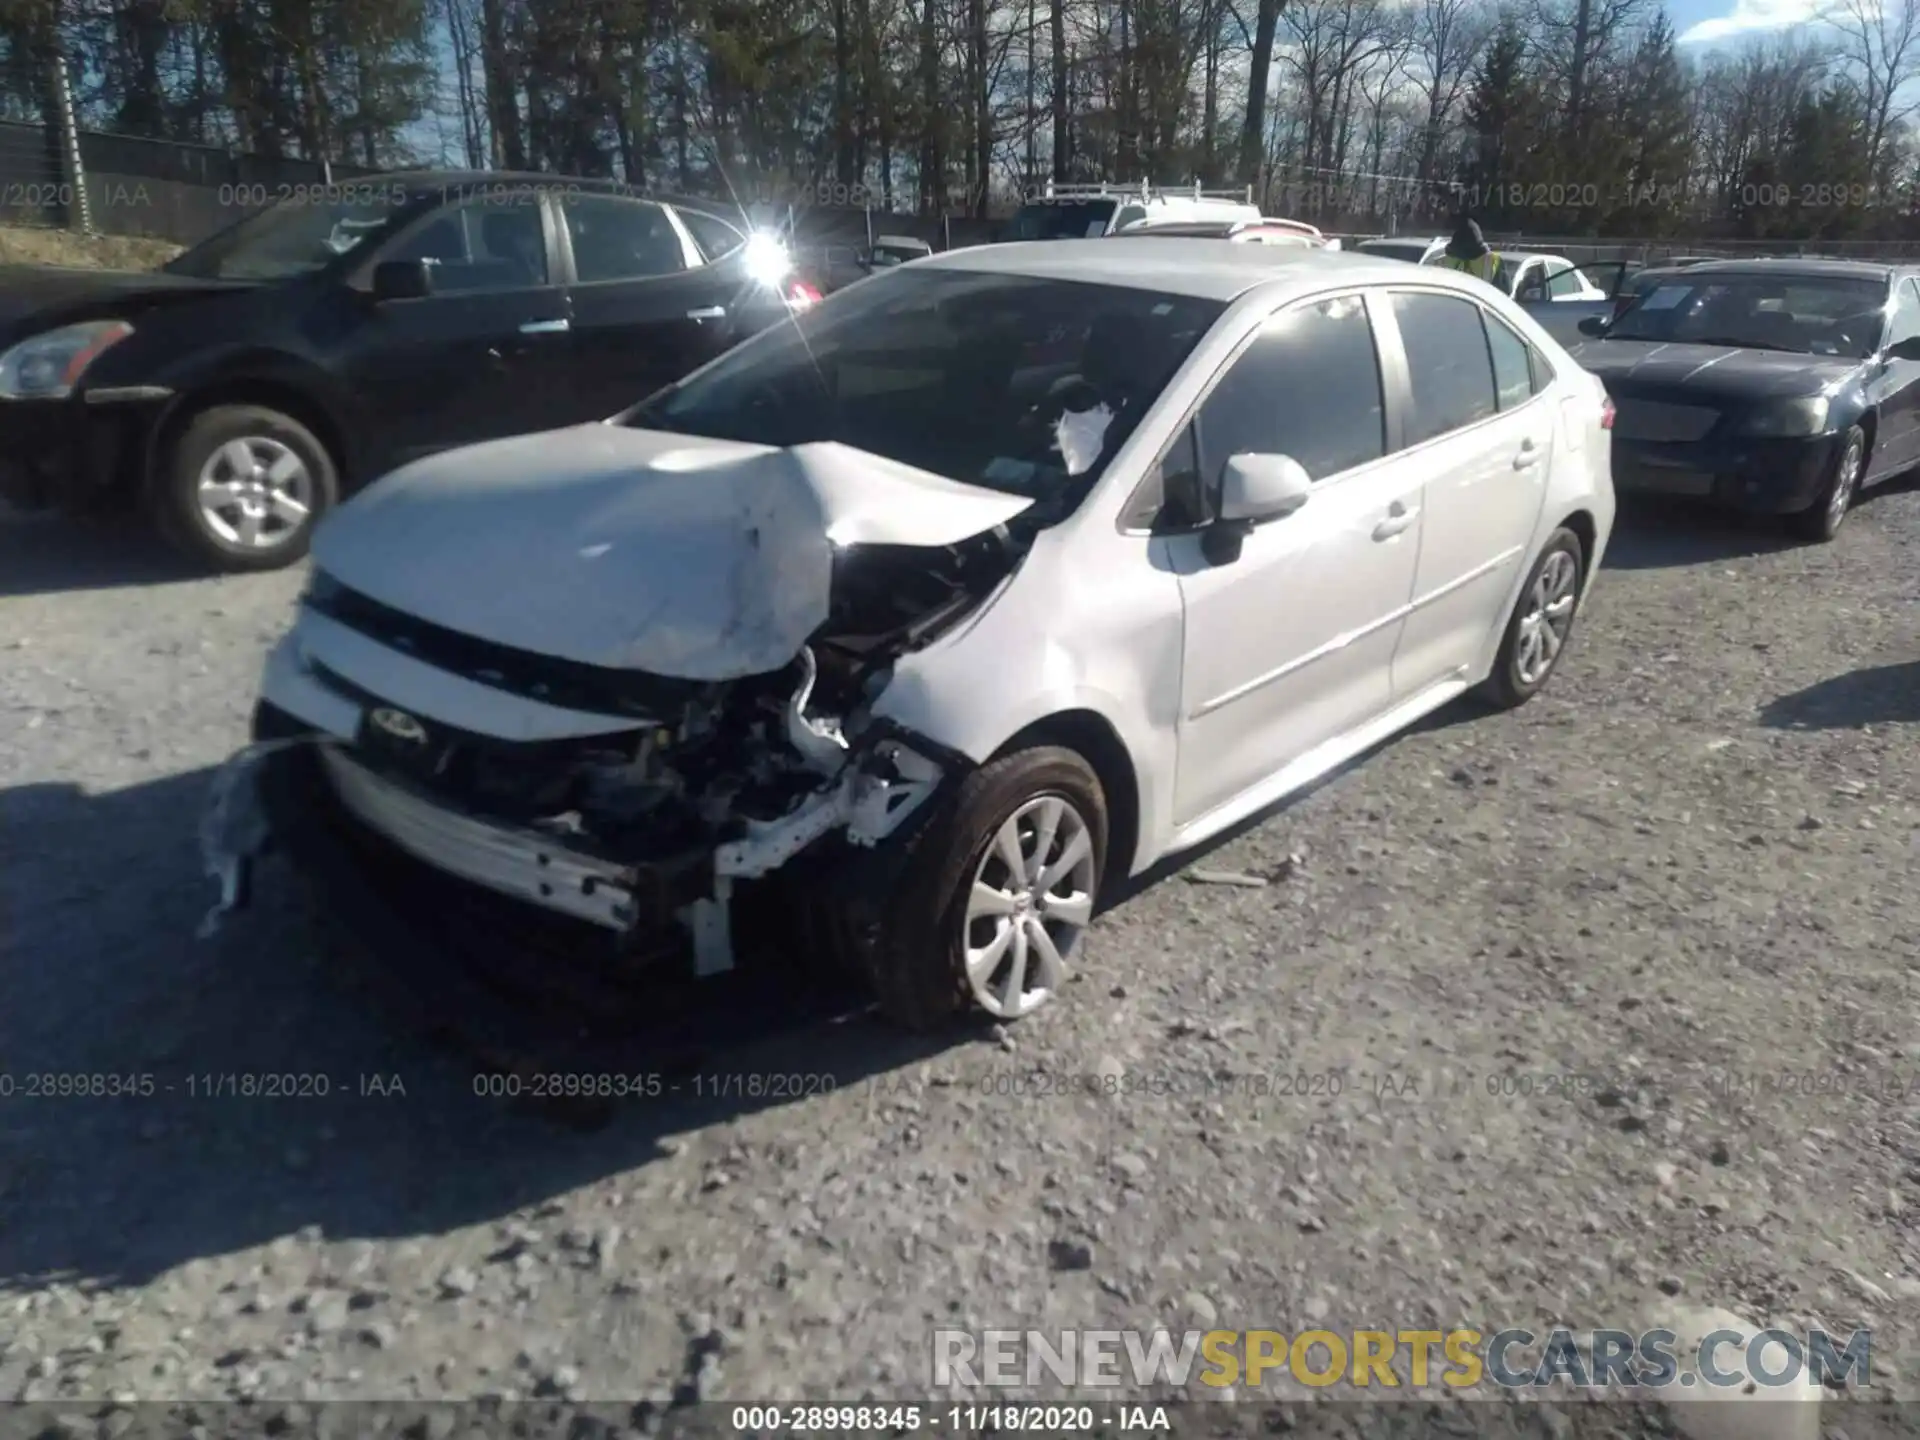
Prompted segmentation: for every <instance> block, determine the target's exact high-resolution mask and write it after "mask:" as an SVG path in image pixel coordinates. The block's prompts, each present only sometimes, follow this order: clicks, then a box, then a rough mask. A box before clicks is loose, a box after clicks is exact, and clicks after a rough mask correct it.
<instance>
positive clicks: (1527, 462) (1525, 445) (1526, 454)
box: [1513, 440, 1540, 470]
mask: <svg viewBox="0 0 1920 1440" xmlns="http://www.w3.org/2000/svg"><path fill="white" fill-rule="evenodd" d="M1539 463H1540V452H1539V451H1538V450H1536V449H1535V448H1534V445H1533V441H1531V440H1522V441H1521V442H1520V453H1519V454H1518V455H1516V456H1514V457H1513V468H1514V469H1516V470H1529V469H1531V468H1532V467H1534V466H1535V465H1538V464H1539Z"/></svg>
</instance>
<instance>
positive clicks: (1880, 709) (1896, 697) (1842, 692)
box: [1760, 660, 1920, 730]
mask: <svg viewBox="0 0 1920 1440" xmlns="http://www.w3.org/2000/svg"><path fill="white" fill-rule="evenodd" d="M1916 722H1920V660H1909V661H1906V662H1905V663H1903V664H1897V665H1875V666H1872V667H1870V668H1868V669H1865V670H1852V671H1849V672H1848V673H1847V674H1845V675H1835V676H1834V677H1833V678H1832V679H1829V680H1822V681H1820V682H1819V683H1818V684H1814V685H1809V686H1808V687H1807V688H1806V689H1804V690H1796V691H1794V692H1793V693H1792V694H1791V695H1782V696H1781V697H1780V698H1779V699H1777V700H1774V701H1772V702H1770V703H1769V704H1767V705H1765V706H1763V707H1762V708H1761V711H1760V723H1761V724H1762V725H1764V726H1766V727H1767V728H1768V729H1771V730H1858V729H1859V728H1860V727H1861V726H1863V725H1898V724H1909V725H1910V724H1914V723H1916Z"/></svg>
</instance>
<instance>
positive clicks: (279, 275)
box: [161, 186, 407, 280]
mask: <svg viewBox="0 0 1920 1440" xmlns="http://www.w3.org/2000/svg"><path fill="white" fill-rule="evenodd" d="M352 193H353V197H354V198H352V199H351V200H336V201H333V202H331V203H327V204H317V203H314V202H311V201H303V200H297V199H295V200H282V201H281V202H280V203H279V204H277V205H271V206H268V207H267V208H266V209H265V210H262V211H261V212H260V213H259V214H257V215H249V216H248V217H247V218H246V219H244V220H242V221H241V222H240V223H239V224H238V225H234V226H232V227H231V228H229V229H226V230H222V231H221V232H220V233H219V234H218V235H214V236H212V237H211V238H209V239H206V240H203V241H201V242H200V243H199V244H198V245H196V246H194V247H193V248H192V249H191V250H189V251H187V252H186V253H185V254H184V255H179V256H176V257H175V258H174V259H172V260H171V261H169V262H168V263H167V264H166V265H164V266H162V267H161V268H162V269H164V270H165V271H167V273H169V274H172V275H191V276H193V277H194V278H195V279H199V280H284V279H287V278H288V277H290V276H294V275H304V274H306V273H308V272H309V271H313V270H318V269H320V268H321V267H322V266H324V265H327V264H330V263H331V262H332V261H334V260H336V259H338V258H339V257H340V256H342V255H346V254H350V253H351V252H353V251H355V250H358V249H359V248H360V247H361V246H362V245H365V244H366V243H367V241H368V240H370V239H371V238H373V237H374V236H375V235H377V234H379V233H381V232H383V231H384V230H385V229H386V227H387V226H388V225H390V224H391V223H392V222H393V220H394V218H395V217H396V216H398V215H399V214H400V212H401V211H402V210H403V209H405V208H406V204H407V195H406V192H405V191H404V190H402V189H401V188H400V187H399V186H394V187H392V189H391V190H390V191H389V190H388V189H386V188H383V187H374V188H372V189H370V190H369V189H362V188H358V187H356V188H354V189H353V191H352Z"/></svg>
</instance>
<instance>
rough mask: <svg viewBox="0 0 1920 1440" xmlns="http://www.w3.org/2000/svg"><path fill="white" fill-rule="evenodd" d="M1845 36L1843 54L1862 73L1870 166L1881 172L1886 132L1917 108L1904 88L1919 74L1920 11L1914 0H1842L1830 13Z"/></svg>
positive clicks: (1849, 63) (1874, 171) (1868, 168)
mask: <svg viewBox="0 0 1920 1440" xmlns="http://www.w3.org/2000/svg"><path fill="white" fill-rule="evenodd" d="M1828 18H1829V19H1830V20H1831V21H1832V23H1833V24H1834V25H1836V26H1837V27H1839V29H1840V31H1841V33H1842V34H1843V35H1845V36H1846V42H1845V45H1844V47H1843V50H1842V56H1843V59H1844V60H1845V62H1846V63H1847V64H1848V65H1849V67H1850V68H1852V69H1853V70H1855V71H1856V72H1857V73H1858V75H1859V78H1860V83H1861V88H1862V90H1863V91H1864V99H1865V102H1866V118H1867V155H1866V160H1867V170H1868V173H1870V174H1873V175H1876V176H1877V175H1879V173H1880V169H1881V162H1882V160H1883V159H1884V157H1885V151H1886V145H1887V137H1888V135H1889V134H1890V133H1891V132H1892V130H1893V129H1894V127H1895V126H1897V125H1898V124H1899V123H1900V122H1901V121H1902V120H1904V119H1905V118H1906V117H1907V116H1908V115H1910V114H1912V113H1913V109H1914V102H1913V100H1912V99H1911V98H1908V99H1905V100H1902V99H1901V98H1900V91H1901V89H1902V88H1903V87H1904V86H1905V85H1906V83H1907V81H1909V80H1911V79H1913V78H1914V77H1915V75H1917V74H1920V23H1917V22H1920V16H1916V13H1915V10H1914V5H1913V0H1840V5H1839V7H1838V8H1837V9H1836V10H1835V11H1833V13H1832V14H1831V15H1829V17H1828Z"/></svg>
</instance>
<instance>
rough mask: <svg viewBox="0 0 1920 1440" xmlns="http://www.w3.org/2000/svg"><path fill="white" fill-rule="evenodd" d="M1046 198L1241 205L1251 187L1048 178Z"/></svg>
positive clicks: (1249, 200)
mask: <svg viewBox="0 0 1920 1440" xmlns="http://www.w3.org/2000/svg"><path fill="white" fill-rule="evenodd" d="M1045 198H1047V199H1048V200H1100V199H1130V200H1154V199H1163V200H1164V199H1176V198H1177V199H1194V200H1234V201H1238V202H1240V203H1242V204H1246V205H1251V204H1253V186H1251V185H1248V186H1245V187H1244V188H1242V189H1239V190H1203V189H1201V188H1200V182H1199V181H1198V180H1196V181H1194V182H1193V188H1192V189H1191V190H1189V189H1187V188H1186V187H1184V186H1182V187H1179V188H1177V189H1172V188H1167V187H1164V186H1159V185H1155V184H1154V183H1153V182H1152V181H1150V180H1142V181H1140V182H1139V183H1137V184H1133V185H1116V184H1113V183H1112V182H1110V181H1106V180H1100V181H1095V182H1093V183H1091V184H1076V185H1063V184H1059V183H1057V182H1055V181H1052V180H1049V181H1047V183H1046V191H1045Z"/></svg>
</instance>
